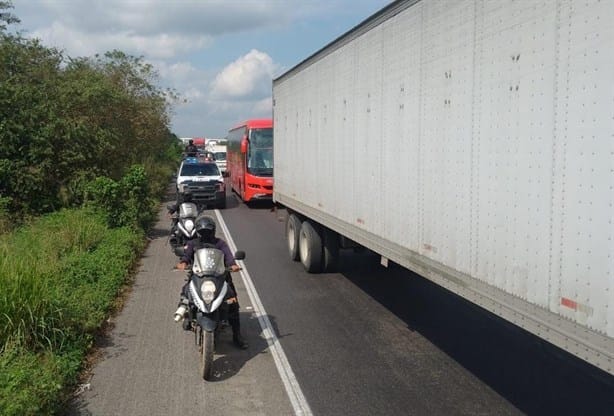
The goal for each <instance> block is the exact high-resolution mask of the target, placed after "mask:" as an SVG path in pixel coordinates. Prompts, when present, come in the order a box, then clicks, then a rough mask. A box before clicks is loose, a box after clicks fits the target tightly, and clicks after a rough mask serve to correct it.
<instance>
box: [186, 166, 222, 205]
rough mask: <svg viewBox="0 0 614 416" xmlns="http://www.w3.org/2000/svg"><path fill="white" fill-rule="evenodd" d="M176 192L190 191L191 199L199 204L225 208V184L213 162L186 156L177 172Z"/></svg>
mask: <svg viewBox="0 0 614 416" xmlns="http://www.w3.org/2000/svg"><path fill="white" fill-rule="evenodd" d="M176 186H177V194H181V193H184V192H191V193H192V201H194V202H195V203H196V204H198V205H201V206H215V207H217V208H226V185H225V184H224V177H223V176H222V173H221V172H220V169H219V168H218V167H217V165H216V164H215V162H201V161H200V160H199V159H197V158H188V159H186V160H184V161H183V162H181V166H180V167H179V171H178V173H177V182H176Z"/></svg>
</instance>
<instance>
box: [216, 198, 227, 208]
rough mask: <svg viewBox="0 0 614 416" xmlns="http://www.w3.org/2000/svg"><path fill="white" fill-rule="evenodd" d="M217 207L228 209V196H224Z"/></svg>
mask: <svg viewBox="0 0 614 416" xmlns="http://www.w3.org/2000/svg"><path fill="white" fill-rule="evenodd" d="M217 208H218V209H226V198H225V197H224V200H223V201H222V202H220V203H219V204H218V205H217Z"/></svg>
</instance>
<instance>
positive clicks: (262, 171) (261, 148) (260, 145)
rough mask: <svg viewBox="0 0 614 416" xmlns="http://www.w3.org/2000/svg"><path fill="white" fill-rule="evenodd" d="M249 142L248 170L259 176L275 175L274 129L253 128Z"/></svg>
mask: <svg viewBox="0 0 614 416" xmlns="http://www.w3.org/2000/svg"><path fill="white" fill-rule="evenodd" d="M249 144H250V146H249V150H248V154H247V171H248V172H249V173H251V174H252V175H257V176H273V129H272V128H266V129H253V130H252V131H251V137H250V140H249Z"/></svg>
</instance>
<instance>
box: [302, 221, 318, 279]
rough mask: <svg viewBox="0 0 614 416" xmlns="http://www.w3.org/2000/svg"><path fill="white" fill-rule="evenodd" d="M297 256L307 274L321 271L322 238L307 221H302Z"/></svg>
mask: <svg viewBox="0 0 614 416" xmlns="http://www.w3.org/2000/svg"><path fill="white" fill-rule="evenodd" d="M298 246H299V256H300V259H301V263H303V267H305V270H306V271H307V272H308V273H320V272H321V271H322V238H321V237H320V234H319V233H318V232H317V231H316V229H315V228H314V226H313V225H312V224H311V223H310V222H309V221H303V224H302V225H301V232H300V233H299V237H298Z"/></svg>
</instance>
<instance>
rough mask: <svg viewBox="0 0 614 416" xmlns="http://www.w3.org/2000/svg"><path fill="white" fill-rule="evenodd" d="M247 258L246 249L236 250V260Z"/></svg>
mask: <svg viewBox="0 0 614 416" xmlns="http://www.w3.org/2000/svg"><path fill="white" fill-rule="evenodd" d="M244 258H245V251H243V250H238V251H235V260H243V259H244Z"/></svg>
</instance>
